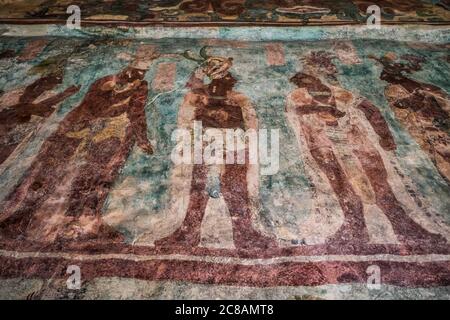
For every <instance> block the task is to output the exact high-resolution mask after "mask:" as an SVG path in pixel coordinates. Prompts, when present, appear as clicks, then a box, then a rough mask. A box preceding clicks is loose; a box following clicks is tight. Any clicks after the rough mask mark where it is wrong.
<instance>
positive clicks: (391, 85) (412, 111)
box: [372, 53, 450, 184]
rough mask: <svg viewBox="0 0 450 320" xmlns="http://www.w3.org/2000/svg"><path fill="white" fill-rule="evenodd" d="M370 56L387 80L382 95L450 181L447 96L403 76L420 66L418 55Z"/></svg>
mask: <svg viewBox="0 0 450 320" xmlns="http://www.w3.org/2000/svg"><path fill="white" fill-rule="evenodd" d="M372 58H373V59H375V60H376V61H378V62H379V63H380V64H381V65H382V66H383V71H382V72H381V76H380V79H381V80H384V81H386V82H387V83H388V86H387V87H386V89H385V95H386V98H387V99H388V101H389V104H390V106H391V108H392V110H393V111H394V113H395V115H396V117H397V119H398V120H399V121H400V122H401V124H402V125H403V126H404V127H405V128H406V129H407V130H408V131H409V133H410V134H411V136H412V137H413V138H414V139H415V140H416V142H417V143H418V144H419V145H420V147H421V148H422V150H424V151H425V152H427V153H428V155H429V157H430V159H431V160H432V161H433V163H434V165H435V166H436V168H437V169H438V171H439V173H440V174H441V175H442V177H443V178H444V179H445V180H446V181H447V183H448V184H450V98H449V96H448V95H447V93H446V92H444V91H443V90H442V89H440V88H439V87H436V86H434V85H431V84H427V83H421V82H418V81H415V80H413V79H410V78H408V77H407V75H408V74H411V73H413V72H416V71H419V70H421V64H422V63H423V62H424V59H423V58H422V57H419V56H411V55H405V56H403V57H402V59H403V60H404V61H403V62H396V60H397V59H396V58H397V57H396V56H395V54H393V53H390V54H387V55H385V56H384V57H382V58H380V59H378V58H374V57H372Z"/></svg>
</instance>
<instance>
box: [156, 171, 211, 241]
mask: <svg viewBox="0 0 450 320" xmlns="http://www.w3.org/2000/svg"><path fill="white" fill-rule="evenodd" d="M207 174H208V167H207V166H205V165H194V167H193V169H192V181H191V191H190V198H189V205H188V209H187V212H186V216H185V218H184V220H183V223H182V224H181V226H180V227H179V228H178V229H177V230H175V232H174V233H172V234H171V235H169V236H168V237H165V238H162V239H160V240H158V241H155V245H157V246H171V245H186V246H192V247H195V246H198V245H199V243H200V231H201V224H202V220H203V217H204V215H205V209H206V205H207V203H208V199H209V195H208V193H207V191H206V181H207Z"/></svg>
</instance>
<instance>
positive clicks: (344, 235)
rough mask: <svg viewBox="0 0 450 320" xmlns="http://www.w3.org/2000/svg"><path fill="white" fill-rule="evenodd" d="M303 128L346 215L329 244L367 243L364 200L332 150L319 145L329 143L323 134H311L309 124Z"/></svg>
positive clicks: (313, 152) (314, 154)
mask: <svg viewBox="0 0 450 320" xmlns="http://www.w3.org/2000/svg"><path fill="white" fill-rule="evenodd" d="M302 127H303V131H304V134H305V137H306V140H307V144H308V148H309V150H310V152H311V155H312V156H313V158H314V160H315V161H316V163H317V165H318V166H319V168H320V170H322V172H323V173H325V175H326V176H327V178H328V180H329V182H330V184H331V187H332V188H333V190H334V192H335V194H336V197H337V198H338V201H339V204H340V206H341V208H342V211H343V212H344V222H343V224H342V226H341V227H340V228H339V230H338V231H337V232H336V234H335V235H334V236H332V237H331V238H329V239H328V240H327V242H328V243H330V244H340V243H342V244H346V243H358V244H359V243H367V242H368V241H369V234H368V232H367V228H366V224H365V220H364V211H363V204H362V201H361V198H360V197H359V196H358V195H357V194H356V192H355V191H354V190H353V187H352V185H351V184H350V182H349V180H348V178H347V176H346V174H345V172H344V170H343V168H342V167H341V165H340V164H339V162H338V160H337V158H336V156H335V154H334V152H333V149H332V148H331V146H327V145H323V144H322V143H320V141H326V140H328V139H327V138H326V137H325V136H324V133H323V132H321V131H318V130H314V131H313V130H310V129H309V128H308V126H307V125H306V124H303V125H302Z"/></svg>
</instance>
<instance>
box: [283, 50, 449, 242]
mask: <svg viewBox="0 0 450 320" xmlns="http://www.w3.org/2000/svg"><path fill="white" fill-rule="evenodd" d="M332 59H333V57H332V56H331V55H330V54H328V53H326V52H324V51H321V52H312V53H310V54H309V55H308V56H307V57H306V58H305V59H304V70H303V72H299V73H297V74H296V75H295V76H293V77H292V78H291V82H292V83H293V84H295V85H296V86H297V87H298V89H295V90H294V91H293V92H292V93H291V94H290V96H289V98H288V113H289V114H290V116H291V117H292V118H293V119H296V123H295V124H294V125H295V127H296V128H297V129H298V130H299V132H300V134H299V136H300V137H301V139H303V140H304V141H302V144H303V145H304V146H306V147H307V148H308V150H309V153H310V154H311V156H312V158H313V159H314V161H315V163H316V166H317V167H318V168H319V170H321V171H322V172H323V173H324V175H325V176H326V177H327V179H328V181H329V183H330V185H331V187H332V189H333V191H334V193H335V195H336V197H337V199H338V202H339V204H340V206H341V208H342V211H343V214H344V221H343V224H342V225H341V227H340V228H339V230H338V231H337V232H336V234H335V235H334V236H332V237H330V238H329V239H328V241H327V242H328V243H330V244H364V243H367V242H369V234H368V230H367V227H366V223H365V217H364V216H365V212H366V210H368V208H371V210H376V211H377V212H380V213H382V214H384V215H385V216H386V217H387V218H388V220H389V222H390V224H391V226H392V229H393V232H394V233H395V236H396V237H397V239H398V241H400V242H402V243H405V244H414V243H418V242H421V243H423V242H426V243H429V244H433V243H438V242H439V243H442V242H444V243H445V239H444V238H442V237H441V236H439V235H437V234H433V233H430V232H428V231H427V230H425V229H424V228H423V227H422V226H420V225H419V224H418V223H416V222H415V221H414V220H413V219H412V218H411V217H409V216H408V215H407V213H406V212H405V210H404V209H403V207H402V205H401V203H400V202H399V201H398V199H397V198H396V196H395V194H394V192H393V190H392V188H391V186H390V184H389V182H388V173H387V170H386V168H385V165H384V162H383V158H382V156H381V154H380V152H390V151H392V150H395V148H396V145H395V142H394V139H393V137H392V134H391V132H390V130H389V127H388V125H387V123H386V122H385V120H384V118H383V116H382V115H381V113H380V111H379V110H378V108H377V107H376V106H374V105H373V104H372V103H371V102H370V101H368V100H367V99H365V98H362V97H355V96H354V95H353V94H352V93H351V92H349V91H347V90H345V89H343V88H342V87H341V85H340V84H339V82H338V81H337V78H336V77H335V74H336V73H337V69H336V67H335V65H334V64H333V61H332ZM376 144H379V146H377V145H376ZM380 147H381V148H380Z"/></svg>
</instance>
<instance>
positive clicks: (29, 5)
mask: <svg viewBox="0 0 450 320" xmlns="http://www.w3.org/2000/svg"><path fill="white" fill-rule="evenodd" d="M3 2H5V3H4V4H2V7H1V8H0V20H4V21H12V20H16V21H17V20H21V21H27V20H28V21H32V22H35V23H39V22H40V21H41V22H43V23H46V22H48V21H65V20H66V19H67V16H68V15H67V13H66V10H67V7H68V5H69V4H68V3H67V1H64V0H36V1H30V0H26V1H25V0H22V1H8V0H6V1H3ZM70 4H74V3H70ZM76 4H77V5H78V6H79V7H80V9H81V11H82V17H83V20H84V21H85V22H86V23H89V24H92V23H96V22H97V23H101V22H102V21H103V22H104V21H109V22H120V23H126V22H129V23H134V22H142V23H156V24H158V23H159V24H160V23H165V24H177V23H180V24H185V25H189V24H197V25H198V24H202V23H204V24H221V25H224V24H225V25H227V24H229V25H233V24H245V23H253V24H255V23H257V24H274V25H275V24H290V25H305V24H327V25H336V24H349V23H352V24H355V23H364V22H365V21H366V19H367V13H366V10H367V8H368V7H369V6H370V5H374V4H375V5H378V6H379V7H380V8H382V10H381V16H382V19H383V20H384V21H385V23H395V24H399V23H411V22H413V23H432V24H439V23H445V22H448V21H449V19H450V14H449V8H450V5H449V3H448V1H447V0H422V1H421V0H414V1H411V0H402V1H398V0H395V1H394V0H375V1H366V0H345V1H334V0H320V1H308V0H306V1H305V0H269V1H268V0H165V1H142V0H127V1H120V0H116V1H108V2H105V1H100V0H82V1H78V2H77V3H76Z"/></svg>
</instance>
